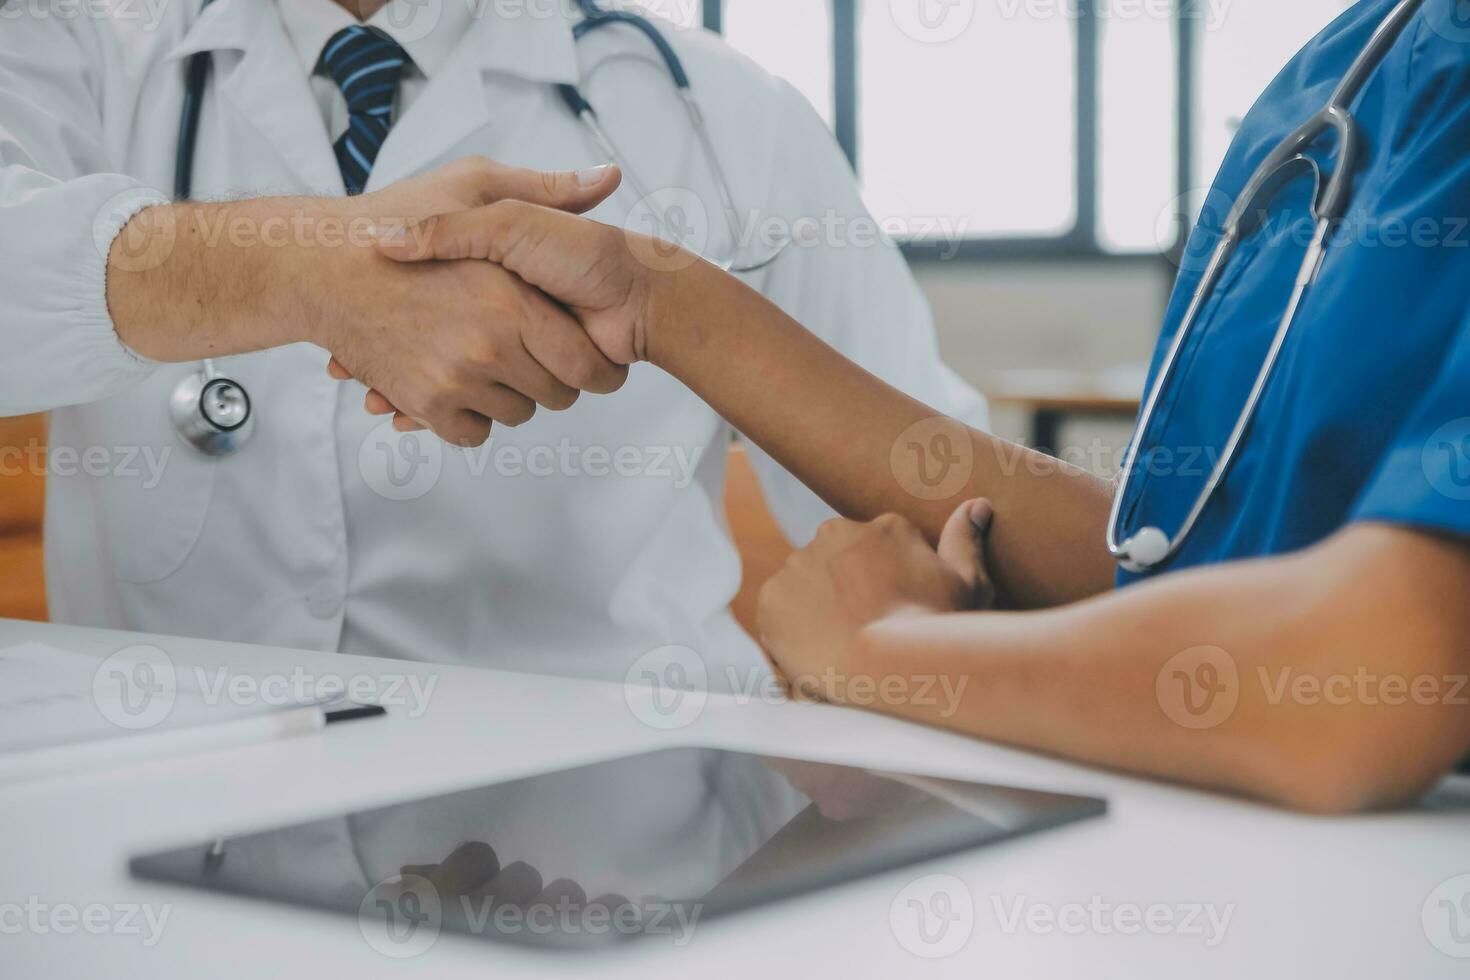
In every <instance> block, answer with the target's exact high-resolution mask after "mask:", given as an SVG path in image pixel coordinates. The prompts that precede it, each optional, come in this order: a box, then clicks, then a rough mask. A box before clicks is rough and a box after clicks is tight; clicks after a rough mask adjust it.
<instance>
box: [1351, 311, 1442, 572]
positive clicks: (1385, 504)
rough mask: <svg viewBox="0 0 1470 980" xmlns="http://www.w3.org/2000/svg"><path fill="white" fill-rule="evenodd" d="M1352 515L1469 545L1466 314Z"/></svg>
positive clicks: (1358, 519) (1356, 519)
mask: <svg viewBox="0 0 1470 980" xmlns="http://www.w3.org/2000/svg"><path fill="white" fill-rule="evenodd" d="M1352 519H1353V520H1354V521H1376V522H1384V523H1390V524H1402V525H1407V526H1410V527H1416V528H1421V529H1424V530H1429V531H1442V532H1447V533H1449V534H1453V535H1456V536H1459V537H1462V538H1464V539H1465V540H1466V542H1467V543H1470V312H1467V315H1466V317H1465V319H1464V321H1463V323H1462V324H1461V326H1460V330H1459V332H1458V334H1457V335H1456V341H1455V343H1454V345H1453V346H1452V348H1451V349H1449V350H1448V351H1446V352H1445V358H1444V362H1443V367H1442V368H1441V369H1440V371H1439V374H1438V376H1437V377H1435V378H1434V379H1432V381H1431V382H1430V384H1429V385H1428V387H1427V388H1426V389H1425V391H1424V395H1423V397H1422V398H1421V399H1420V400H1419V403H1418V405H1417V406H1416V407H1415V409H1414V410H1413V411H1412V412H1411V413H1410V414H1409V416H1408V422H1407V423H1405V425H1404V426H1403V427H1402V428H1401V429H1400V431H1399V433H1398V436H1397V437H1396V438H1395V440H1394V441H1393V444H1392V445H1391V446H1390V447H1389V449H1388V450H1387V452H1385V453H1384V455H1383V458H1382V460H1381V461H1380V463H1379V465H1378V469H1377V471H1376V473H1375V474H1374V476H1373V478H1372V479H1371V480H1370V481H1369V482H1368V484H1367V487H1366V488H1365V489H1364V491H1363V494H1362V496H1361V497H1360V498H1359V500H1358V503H1357V506H1356V507H1355V508H1354V512H1353V516H1352Z"/></svg>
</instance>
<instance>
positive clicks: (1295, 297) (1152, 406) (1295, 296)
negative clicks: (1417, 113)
mask: <svg viewBox="0 0 1470 980" xmlns="http://www.w3.org/2000/svg"><path fill="white" fill-rule="evenodd" d="M1422 3H1423V0H1401V2H1400V3H1399V4H1398V6H1396V7H1395V8H1394V9H1393V10H1392V11H1390V12H1389V14H1388V16H1387V17H1385V18H1384V20H1383V22H1382V23H1381V24H1379V25H1378V27H1377V28H1376V29H1375V30H1374V32H1373V34H1372V36H1371V37H1370V38H1369V40H1368V43H1367V44H1366V45H1365V46H1364V48H1363V50H1362V51H1361V52H1359V54H1358V56H1357V57H1356V58H1355V59H1354V60H1353V62H1352V64H1351V65H1350V66H1349V68H1348V70H1347V72H1346V74H1345V75H1344V76H1343V79H1342V81H1341V82H1340V83H1339V84H1338V86H1337V88H1336V89H1335V90H1334V91H1333V94H1332V96H1331V97H1330V98H1329V100H1328V103H1327V105H1326V106H1324V107H1323V108H1322V109H1321V111H1319V112H1318V113H1316V114H1315V115H1314V116H1312V118H1311V119H1309V120H1307V121H1306V122H1305V123H1303V124H1302V125H1301V126H1300V127H1298V128H1297V129H1296V130H1295V131H1294V132H1292V133H1291V135H1289V136H1288V137H1287V138H1286V139H1284V140H1282V141H1281V142H1280V143H1279V144H1277V146H1276V147H1275V148H1273V149H1272V151H1271V152H1270V153H1268V154H1267V155H1266V158H1265V159H1264V160H1263V161H1262V162H1261V163H1260V165H1259V166H1257V168H1256V170H1255V171H1254V172H1253V173H1252V175H1251V178H1250V180H1248V181H1247V182H1246V185H1245V188H1244V189H1243V190H1242V191H1241V193H1240V195H1239V196H1238V197H1237V198H1236V201H1235V203H1234V205H1233V206H1232V207H1231V210H1230V213H1229V216H1228V217H1227V218H1226V220H1225V224H1224V227H1223V229H1222V232H1221V237H1220V242H1219V244H1218V245H1216V247H1215V250H1214V252H1213V253H1212V254H1211V256H1210V261H1209V264H1208V265H1207V266H1206V267H1205V271H1204V273H1203V275H1202V276H1201V277H1200V281H1199V284H1198V285H1197V286H1196V287H1195V291H1194V295H1193V296H1192V297H1191V298H1190V303H1189V307H1188V308H1187V309H1186V311H1185V314H1184V317H1183V319H1182V320H1181V321H1180V326H1179V329H1178V330H1177V331H1176V332H1175V334H1174V337H1173V339H1172V341H1171V342H1170V344H1169V348H1168V351H1167V353H1166V354H1165V356H1164V360H1163V363H1162V364H1161V366H1160V368H1159V371H1158V375H1157V377H1156V378H1155V380H1154V383H1153V385H1152V386H1151V387H1150V390H1149V392H1148V396H1147V397H1146V398H1145V400H1144V405H1143V411H1142V412H1141V413H1140V416H1139V421H1138V426H1137V428H1136V429H1135V430H1134V434H1133V439H1132V441H1131V443H1130V445H1129V447H1128V451H1127V454H1126V455H1125V457H1124V462H1123V468H1122V472H1121V474H1120V476H1119V478H1118V488H1117V491H1116V493H1115V494H1114V496H1113V505H1112V510H1111V512H1110V514H1109V516H1108V528H1107V538H1106V543H1107V548H1108V553H1109V554H1110V555H1112V557H1113V558H1114V560H1116V561H1117V562H1119V563H1120V564H1121V565H1122V566H1123V568H1124V569H1126V570H1127V571H1130V572H1136V573H1143V572H1148V571H1151V570H1153V569H1157V568H1160V567H1162V566H1164V565H1166V564H1168V562H1170V561H1172V560H1173V559H1174V558H1175V557H1176V556H1177V555H1178V554H1179V551H1180V550H1181V549H1182V548H1183V546H1184V543H1185V542H1186V541H1187V540H1188V538H1189V535H1190V533H1191V532H1192V531H1193V530H1194V528H1195V525H1196V524H1197V523H1198V522H1199V519H1200V517H1201V516H1202V515H1203V513H1204V511H1205V508H1206V507H1207V506H1208V505H1209V503H1210V501H1211V500H1212V499H1213V498H1214V496H1215V492H1216V490H1218V489H1219V487H1220V485H1221V484H1222V483H1224V481H1225V478H1226V477H1227V476H1228V474H1229V472H1230V470H1231V468H1232V467H1233V466H1234V464H1235V461H1236V458H1237V456H1238V454H1239V450H1240V447H1241V446H1242V444H1243V443H1244V441H1245V439H1246V437H1247V435H1248V433H1249V430H1250V428H1251V425H1252V424H1253V422H1254V421H1255V417H1256V414H1257V410H1258V409H1259V407H1260V401H1261V397H1262V395H1263V394H1264V393H1265V390H1266V387H1267V385H1268V384H1269V382H1270V379H1271V376H1272V374H1273V373H1274V371H1275V367H1276V363H1277V361H1278V359H1279V356H1280V354H1281V350H1282V348H1283V347H1284V346H1285V344H1286V340H1287V337H1288V336H1289V335H1290V333H1291V329H1292V327H1293V325H1294V324H1295V322H1296V318H1297V313H1298V312H1299V311H1300V309H1301V305H1302V302H1303V301H1304V300H1305V298H1306V294H1307V292H1308V290H1309V289H1310V288H1311V287H1312V285H1313V284H1315V283H1316V281H1317V277H1318V276H1319V275H1320V274H1321V271H1322V266H1323V262H1324V260H1325V258H1326V251H1327V242H1328V239H1329V237H1330V235H1331V232H1332V230H1333V229H1334V228H1335V227H1336V226H1337V224H1338V222H1340V221H1341V220H1342V218H1343V217H1344V216H1345V215H1346V214H1347V208H1348V204H1349V203H1350V201H1351V197H1352V190H1353V179H1354V176H1355V174H1356V170H1357V166H1358V163H1359V161H1360V160H1361V159H1362V158H1363V155H1364V152H1365V149H1366V143H1367V138H1366V136H1365V135H1364V134H1363V132H1362V128H1361V127H1360V126H1359V125H1358V123H1357V120H1356V119H1355V118H1354V117H1353V114H1352V109H1351V106H1352V103H1353V102H1354V101H1355V100H1356V99H1357V97H1358V95H1359V94H1360V93H1361V92H1362V90H1363V87H1364V86H1365V85H1367V83H1368V81H1369V79H1370V78H1371V77H1372V76H1373V73H1374V72H1375V71H1376V70H1377V69H1378V67H1379V66H1380V65H1381V64H1382V63H1383V61H1384V59H1385V58H1386V57H1387V56H1388V52H1389V51H1390V49H1392V47H1393V46H1394V44H1395V42H1397V40H1398V38H1399V36H1400V35H1401V34H1402V33H1403V30H1404V28H1405V27H1406V26H1407V25H1408V23H1409V20H1410V19H1411V18H1412V17H1413V16H1414V14H1416V13H1417V12H1418V9H1419V7H1420V6H1421V5H1422ZM1329 131H1332V132H1335V133H1336V135H1337V142H1338V147H1337V164H1336V166H1335V168H1334V169H1333V172H1332V174H1331V175H1330V177H1329V178H1328V180H1327V183H1326V186H1325V187H1323V186H1322V182H1321V170H1320V167H1319V166H1318V165H1317V163H1316V162H1315V161H1313V160H1312V159H1311V158H1310V157H1307V156H1306V151H1307V150H1308V149H1310V148H1311V147H1312V145H1313V144H1315V143H1316V142H1317V140H1318V139H1320V138H1321V137H1322V136H1323V135H1325V134H1326V133H1328V132H1329ZM1309 172H1310V173H1314V174H1316V176H1317V194H1316V195H1315V197H1314V200H1313V203H1312V214H1313V217H1314V218H1315V219H1316V229H1315V231H1314V232H1313V235H1312V241H1311V244H1310V245H1309V246H1308V248H1307V252H1306V255H1305V256H1304V258H1303V260H1302V264H1301V267H1300V269H1299V271H1298V273H1297V277H1296V282H1295V284H1294V287H1293V289H1292V294H1291V298H1290V300H1289V301H1288V302H1287V306H1286V310H1285V312H1284V314H1283V316H1282V318H1281V320H1280V322H1279V323H1278V325H1277V328H1276V333H1275V335H1274V336H1273V337H1272V341H1271V346H1270V349H1269V350H1268V351H1267V353H1266V356H1265V358H1264V360H1263V361H1262V364H1261V369H1260V370H1259V371H1258V372H1257V374H1256V380H1255V383H1254V384H1253V385H1252V386H1251V391H1250V394H1249V395H1248V396H1247V397H1246V401H1245V404H1244V406H1243V407H1242V409H1241V412H1240V414H1239V415H1238V416H1237V417H1236V421H1235V425H1234V426H1233V427H1232V429H1231V432H1230V437H1229V439H1227V441H1226V443H1225V448H1224V450H1223V451H1222V452H1221V454H1220V458H1219V460H1218V462H1217V463H1216V464H1215V466H1214V469H1213V470H1212V471H1211V473H1210V476H1209V479H1208V480H1207V481H1206V482H1205V485H1204V487H1203V489H1202V490H1201V491H1200V493H1199V494H1198V495H1197V496H1196V497H1195V501H1194V504H1193V505H1192V506H1191V507H1190V509H1189V512H1188V514H1187V515H1186V516H1185V518H1184V521H1183V523H1182V524H1181V525H1180V527H1179V529H1178V530H1177V531H1176V532H1175V533H1174V534H1173V535H1172V536H1169V535H1167V534H1165V533H1164V532H1163V531H1162V530H1161V529H1159V528H1157V527H1144V528H1142V529H1140V530H1139V531H1138V532H1135V533H1134V534H1133V535H1130V536H1128V537H1127V538H1126V539H1122V540H1120V538H1122V527H1121V526H1122V522H1123V507H1124V503H1125V501H1126V500H1128V499H1130V498H1131V499H1133V500H1135V501H1136V500H1137V499H1138V495H1137V494H1133V493H1131V492H1130V490H1131V488H1132V487H1133V484H1134V475H1135V472H1136V470H1137V465H1138V459H1139V456H1140V455H1142V453H1143V442H1144V439H1145V438H1146V437H1147V436H1148V434H1149V432H1150V430H1151V428H1152V426H1153V420H1154V415H1155V412H1156V411H1157V409H1158V407H1159V403H1160V402H1161V401H1162V399H1163V396H1164V393H1165V392H1166V391H1168V389H1169V386H1170V383H1171V382H1172V380H1173V377H1174V373H1175V369H1176V368H1177V366H1178V362H1179V354H1180V352H1181V351H1182V350H1183V348H1184V345H1185V343H1186V342H1187V341H1188V339H1189V337H1190V336H1192V335H1193V332H1194V328H1195V325H1196V324H1197V322H1198V319H1199V316H1200V312H1201V310H1202V309H1203V308H1204V305H1205V303H1206V302H1207V301H1208V299H1209V297H1210V295H1211V294H1212V293H1213V292H1214V289H1215V287H1216V286H1217V285H1218V283H1219V280H1220V278H1221V276H1223V274H1224V271H1225V268H1226V266H1227V265H1228V264H1229V261H1230V259H1231V257H1232V256H1233V255H1234V254H1235V252H1236V250H1237V249H1238V248H1239V247H1240V245H1241V243H1242V242H1244V241H1245V240H1246V239H1247V238H1249V237H1250V236H1251V235H1253V234H1254V233H1255V232H1257V231H1259V230H1260V228H1262V227H1263V226H1264V225H1265V217H1266V213H1267V211H1268V210H1269V208H1270V205H1271V202H1272V200H1273V199H1274V198H1275V196H1276V194H1277V193H1278V192H1279V191H1280V190H1281V189H1282V188H1283V187H1285V186H1286V185H1287V184H1289V183H1291V182H1292V181H1293V180H1294V179H1296V178H1297V177H1299V176H1303V175H1305V174H1306V173H1309ZM1145 551H1149V552H1151V553H1150V554H1144V553H1143V552H1145Z"/></svg>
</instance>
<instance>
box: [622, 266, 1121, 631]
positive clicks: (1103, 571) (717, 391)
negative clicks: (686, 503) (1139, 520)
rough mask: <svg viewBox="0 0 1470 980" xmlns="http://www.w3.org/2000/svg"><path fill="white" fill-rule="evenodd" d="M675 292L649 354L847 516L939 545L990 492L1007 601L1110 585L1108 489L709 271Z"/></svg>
mask: <svg viewBox="0 0 1470 980" xmlns="http://www.w3.org/2000/svg"><path fill="white" fill-rule="evenodd" d="M667 285H668V288H667V291H666V292H665V293H664V294H663V295H662V296H660V297H659V298H658V299H657V300H656V301H655V310H656V312H655V317H654V322H655V324H656V326H655V327H654V328H653V329H651V330H650V337H649V342H648V349H647V355H648V357H649V358H650V359H651V360H652V361H654V363H656V364H658V365H660V366H661V367H663V368H664V369H665V370H667V371H669V372H670V373H671V374H673V375H674V376H675V377H677V378H678V379H679V380H680V381H682V382H684V383H685V384H686V385H688V386H689V387H690V388H691V389H692V390H693V391H694V392H696V393H697V394H699V395H700V396H701V397H702V398H704V399H705V401H707V402H708V403H709V404H710V405H711V406H713V407H714V408H715V410H716V411H718V412H720V414H721V415H723V416H724V417H725V418H726V419H728V420H729V421H730V423H731V424H732V425H734V426H735V427H736V428H737V429H739V430H740V431H741V432H742V433H744V434H745V435H746V436H747V437H748V438H750V439H751V440H753V441H754V442H755V443H756V444H757V445H759V446H760V447H761V448H762V449H764V450H765V451H766V452H768V453H770V454H771V455H772V456H773V457H774V458H775V459H776V460H777V461H779V462H780V463H781V464H782V465H783V466H785V467H786V468H787V469H789V470H790V471H791V472H792V473H794V474H795V475H796V476H797V477H798V478H799V479H800V480H801V481H802V482H804V483H805V484H806V485H807V486H809V487H811V488H812V490H813V491H815V492H816V493H817V494H818V495H819V496H821V497H822V498H823V499H824V500H826V501H827V502H828V503H829V504H831V505H832V506H833V507H834V508H835V509H837V510H838V511H839V512H841V513H842V514H843V515H845V516H847V517H851V518H855V519H859V520H865V519H869V518H873V517H876V516H878V515H880V514H884V513H899V514H902V515H904V516H905V517H907V518H909V519H910V520H912V521H913V522H914V523H915V524H917V525H918V526H919V527H920V528H921V529H922V530H923V531H924V533H925V534H926V536H928V537H929V539H930V541H937V540H938V537H939V532H940V530H941V529H942V528H943V526H944V522H945V521H946V519H947V518H948V517H949V515H950V514H951V513H953V511H954V509H955V507H956V506H957V505H958V504H960V503H961V502H963V501H964V500H967V499H970V498H974V497H989V498H991V500H993V501H994V503H995V511H996V514H997V515H998V517H997V520H996V522H995V525H994V528H993V529H992V531H991V534H990V540H989V549H990V556H991V570H992V573H993V575H994V578H995V581H996V585H997V588H998V590H999V593H1000V596H1001V599H1002V601H1003V602H1004V603H1006V604H1008V605H1012V606H1016V607H1020V608H1036V607H1045V606H1053V605H1059V604H1062V603H1066V602H1070V601H1073V600H1075V599H1079V598H1083V597H1086V596H1090V595H1095V594H1097V593H1098V592H1101V591H1104V590H1105V589H1107V588H1108V587H1109V586H1110V585H1111V584H1112V576H1113V565H1112V562H1111V561H1110V560H1109V558H1108V555H1107V551H1106V549H1105V547H1104V546H1103V531H1104V523H1105V521H1106V518H1107V512H1108V505H1109V500H1110V488H1109V486H1108V485H1107V484H1106V483H1104V482H1103V481H1101V480H1099V479H1097V478H1095V477H1092V476H1090V475H1088V474H1086V473H1084V472H1083V471H1081V470H1078V469H1076V468H1074V467H1070V466H1067V465H1065V464H1062V463H1060V462H1059V461H1056V460H1053V459H1051V458H1049V457H1045V456H1042V455H1040V454H1038V453H1034V452H1032V451H1030V450H1028V449H1025V448H1023V447H1020V446H1017V445H1014V444H1011V443H1007V442H1005V441H1004V440H1001V439H997V438H995V437H992V436H990V435H987V434H985V433H983V432H977V431H975V430H972V429H969V428H967V427H965V426H963V425H960V424H959V423H957V422H954V421H952V420H947V419H943V418H942V417H941V416H939V414H938V413H936V412H935V411H934V410H933V409H932V408H930V407H928V406H926V405H924V404H923V403H922V402H919V401H916V400H914V399H912V398H909V397H908V396H907V395H904V394H903V393H902V392H899V391H897V390H896V389H894V388H892V387H890V386H889V385H887V384H885V383H883V382H882V381H881V380H879V379H878V378H876V377H874V376H873V375H872V374H870V373H868V372H867V371H864V370H863V369H862V368H860V367H858V366H856V365H855V364H853V363H852V362H850V361H848V360H847V359H846V358H844V357H843V356H842V355H841V354H839V353H838V352H837V351H835V350H833V349H832V348H830V347H828V346H827V345H826V344H824V343H822V341H821V340H819V339H818V338H816V337H815V336H814V335H812V334H811V333H810V332H808V331H807V330H805V329H803V328H802V327H801V326H800V325H799V324H797V323H796V322H795V321H793V320H792V319H791V318H790V317H788V316H786V315H785V314H784V313H783V312H782V311H781V310H780V309H779V308H777V307H776V306H775V305H774V304H772V303H770V302H769V301H767V300H766V299H765V298H764V297H762V296H761V295H760V294H759V293H757V292H755V291H754V290H752V289H750V288H748V287H746V286H745V285H744V284H742V283H740V282H739V281H738V280H735V279H733V278H731V277H728V276H724V275H721V274H719V273H717V272H715V271H714V270H712V269H710V267H708V266H704V265H703V264H700V265H698V266H695V267H694V268H691V269H689V270H687V271H686V272H683V273H680V274H678V275H675V276H671V277H668V280H667Z"/></svg>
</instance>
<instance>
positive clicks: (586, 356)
mask: <svg viewBox="0 0 1470 980" xmlns="http://www.w3.org/2000/svg"><path fill="white" fill-rule="evenodd" d="M526 302H527V306H528V308H529V312H530V314H531V318H532V320H533V323H532V325H531V326H530V327H529V328H527V329H523V330H522V331H521V343H522V345H523V346H524V347H525V349H526V352H527V353H528V354H529V355H530V356H531V357H532V358H534V359H535V360H536V362H537V363H538V364H540V365H542V366H544V367H545V369H546V370H548V371H550V372H551V373H552V374H553V375H555V376H556V378H557V379H559V380H560V381H561V382H562V383H563V384H565V385H566V386H567V388H568V390H569V391H572V392H576V391H590V392H592V393H593V394H597V395H608V394H611V393H613V392H615V391H617V390H618V389H619V388H621V387H622V386H623V383H624V382H625V381H627V380H628V368H627V366H626V365H622V364H614V363H613V362H612V361H611V360H609V359H608V358H607V357H606V356H605V355H604V354H603V353H602V351H601V350H599V349H598V347H597V345H596V344H594V343H593V342H592V338H590V337H588V336H587V331H586V330H585V329H583V327H582V325H581V324H580V323H578V322H577V321H576V320H574V319H572V318H571V317H570V316H568V315H567V314H566V312H565V311H563V310H562V309H561V308H560V307H558V306H557V305H556V304H554V303H552V302H551V301H550V300H549V299H547V298H546V296H545V295H544V294H543V293H542V292H541V291H540V290H537V289H532V288H531V287H530V286H527V287H526ZM527 394H530V392H527ZM575 400H576V398H575V395H574V396H573V398H572V401H575ZM537 401H539V402H541V404H543V405H546V406H547V407H548V408H551V409H553V410H557V411H559V410H560V409H562V408H569V407H571V403H570V402H568V403H567V404H565V405H562V406H560V407H558V406H555V405H551V404H548V403H547V402H545V401H542V400H541V399H539V398H538V399H537Z"/></svg>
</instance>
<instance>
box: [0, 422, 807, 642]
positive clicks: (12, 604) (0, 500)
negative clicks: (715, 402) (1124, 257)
mask: <svg viewBox="0 0 1470 980" xmlns="http://www.w3.org/2000/svg"><path fill="white" fill-rule="evenodd" d="M45 438H46V427H45V421H44V419H43V417H42V416H39V415H32V416H26V417H24V418H12V419H0V617H4V618H10V619H34V620H44V619H46V582H45V578H44V576H43V574H42V559H41V514H42V505H43V500H44V497H45V485H46V484H45V478H44V476H43V472H42V471H41V470H40V468H39V467H38V466H37V465H36V461H37V460H39V459H40V458H41V457H40V455H39V453H38V452H37V451H36V450H37V448H38V447H40V446H43V445H44V444H45ZM725 513H726V517H727V519H728V520H729V522H730V532H731V534H732V535H733V536H734V538H735V543H736V546H737V547H738V548H739V551H740V560H741V563H742V565H743V568H744V577H743V580H742V583H741V587H740V594H739V595H738V596H736V598H735V601H734V602H732V603H731V604H730V607H731V610H732V611H733V612H734V614H735V618H736V620H737V621H738V622H739V623H740V625H741V626H742V627H744V628H745V630H746V631H747V632H749V633H750V634H751V635H752V636H754V635H755V610H756V600H757V598H758V597H759V596H760V590H761V586H762V585H764V584H765V582H766V580H767V579H768V578H770V577H771V576H772V575H774V574H775V573H776V572H777V571H779V570H780V568H781V565H782V563H783V562H785V560H786V556H787V555H788V554H789V553H790V552H791V545H790V544H788V543H787V541H786V538H785V536H784V535H783V534H782V533H781V529H780V527H778V526H777V525H776V521H775V519H774V518H772V517H771V514H770V511H769V510H767V509H766V502H765V497H764V496H762V494H761V489H760V484H759V483H757V482H756V478H755V472H754V471H753V470H752V469H751V467H750V461H749V460H748V459H747V458H746V455H745V451H744V450H743V449H741V448H739V447H736V448H735V449H733V450H732V451H731V453H730V467H729V475H728V476H727V478H726V483H725Z"/></svg>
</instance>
